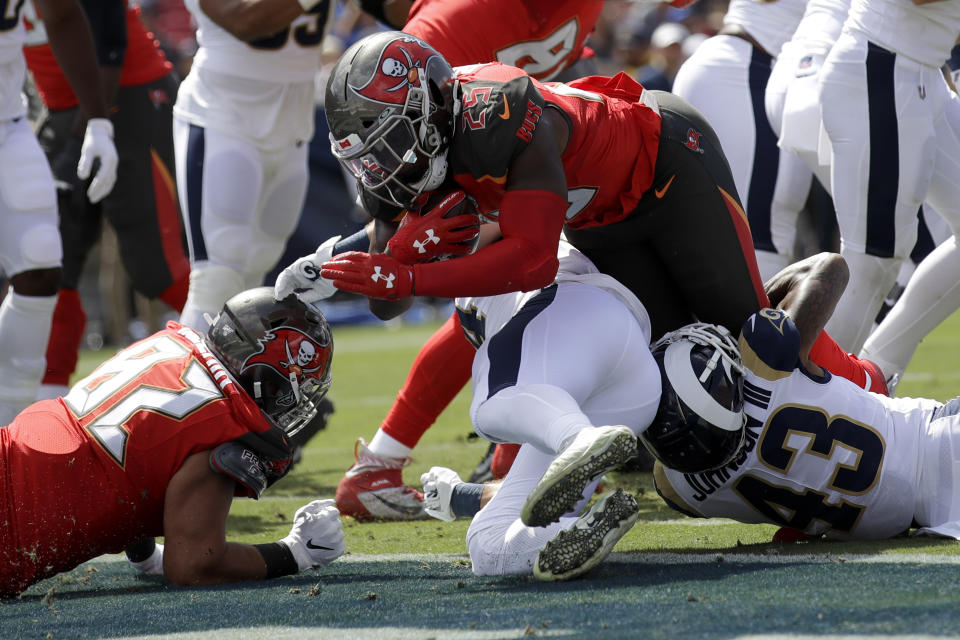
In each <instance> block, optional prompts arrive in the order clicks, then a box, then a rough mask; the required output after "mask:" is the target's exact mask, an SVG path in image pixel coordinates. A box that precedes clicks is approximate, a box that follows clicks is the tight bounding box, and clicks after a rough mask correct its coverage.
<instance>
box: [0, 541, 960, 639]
mask: <svg viewBox="0 0 960 640" xmlns="http://www.w3.org/2000/svg"><path fill="white" fill-rule="evenodd" d="M438 526H439V525H438ZM704 533H705V534H706V533H707V531H706V530H705V531H704ZM764 546H767V545H764ZM769 546H771V547H772V548H788V547H786V546H785V547H780V545H769ZM837 546H838V547H841V548H842V545H837ZM824 547H828V545H826V544H824V545H819V547H818V548H819V549H820V551H821V552H822V554H820V555H812V554H804V555H802V556H793V557H791V556H790V555H782V556H781V555H778V554H776V553H774V554H772V555H770V554H764V553H763V552H762V550H760V549H758V550H757V551H758V553H756V554H749V555H744V556H742V557H738V556H737V555H736V554H724V555H718V554H717V553H709V554H702V555H697V554H693V553H680V554H676V553H664V554H623V553H615V554H613V555H612V556H611V558H610V559H608V561H607V562H604V563H603V564H601V565H600V566H599V567H597V568H596V569H595V570H593V571H591V572H589V573H588V574H586V576H585V577H584V578H583V579H580V580H574V581H571V582H565V583H539V582H535V581H533V580H532V579H530V578H525V577H511V578H478V577H475V576H473V575H472V574H471V573H470V569H469V563H468V562H466V560H465V559H464V558H463V557H462V556H460V557H457V556H449V555H448V556H421V557H419V559H417V558H415V557H411V556H400V557H398V559H389V558H384V557H383V556H380V557H377V558H375V559H362V558H360V557H353V558H351V557H349V556H348V557H347V558H344V559H343V560H341V561H337V562H335V563H333V564H332V565H330V566H328V567H325V568H323V569H322V570H319V571H316V572H313V571H309V572H306V573H305V574H302V575H298V576H289V577H285V578H279V579H276V580H273V581H269V582H247V583H240V584H236V585H228V586H221V587H198V588H189V589H178V588H174V587H170V586H168V585H166V584H165V583H163V582H162V581H160V580H157V579H142V578H137V577H135V576H134V575H133V571H132V569H131V568H130V567H129V566H128V565H127V564H126V563H125V562H100V561H94V562H93V563H88V564H87V565H83V566H81V567H79V568H78V569H76V570H74V571H73V572H71V573H70V574H68V577H69V578H70V579H69V580H67V581H64V580H61V581H59V582H58V581H57V579H56V578H55V579H51V580H47V581H45V582H44V583H43V584H42V585H37V586H35V587H33V588H31V589H30V590H28V592H27V593H26V594H25V595H24V596H23V597H22V598H21V599H19V600H6V601H3V602H2V603H0V629H2V632H3V636H4V637H5V638H44V637H53V638H55V639H57V640H64V639H67V638H87V639H88V638H128V637H131V636H139V637H147V636H154V637H155V636H163V637H168V638H169V637H170V636H171V635H172V634H188V633H189V634H190V635H189V636H186V637H187V638H189V639H190V640H197V639H203V638H211V639H212V638H217V639H220V638H228V637H229V638H232V639H234V640H235V639H237V638H243V639H244V640H252V639H257V640H259V639H260V638H264V639H266V638H270V639H271V640H287V639H288V638H289V639H291V640H292V639H294V638H296V639H298V640H305V639H308V638H323V639H329V638H358V637H371V636H376V637H378V638H381V639H382V640H386V639H388V638H390V639H393V638H398V637H413V638H471V637H472V638H484V639H490V638H523V637H529V636H533V635H535V636H536V637H540V636H549V637H555V636H559V637H575V638H664V639H668V638H669V639H671V640H672V639H675V638H732V637H736V636H743V635H751V634H757V635H761V636H766V637H769V636H771V635H777V636H779V635H797V634H807V635H816V636H823V635H828V634H845V635H846V634H848V635H851V636H852V635H858V636H879V635H911V636H917V635H943V636H955V634H956V631H957V629H960V606H958V604H960V595H958V594H957V589H956V586H955V585H956V573H957V569H958V567H957V564H956V558H955V557H952V559H951V558H950V557H947V558H944V557H942V556H935V557H932V558H926V559H925V558H924V557H922V556H919V557H918V556H913V557H910V556H909V555H907V556H904V558H902V559H900V560H897V559H890V560H888V559H887V557H886V556H868V557H866V558H867V559H863V560H861V559H858V557H857V556H846V557H844V558H843V561H842V562H841V561H838V558H839V556H837V555H833V556H831V555H829V554H828V553H827V549H824ZM838 552H839V549H838ZM951 560H952V561H951ZM91 567H92V568H94V569H96V572H91V571H90V568H91ZM401 630H406V632H405V633H404V632H402V631H401ZM47 634H50V636H48V635H47ZM172 637H173V638H174V639H176V638H178V637H179V636H172Z"/></svg>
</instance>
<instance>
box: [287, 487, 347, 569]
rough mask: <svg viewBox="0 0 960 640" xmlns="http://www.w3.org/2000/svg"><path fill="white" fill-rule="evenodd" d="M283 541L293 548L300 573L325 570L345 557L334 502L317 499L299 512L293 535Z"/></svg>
mask: <svg viewBox="0 0 960 640" xmlns="http://www.w3.org/2000/svg"><path fill="white" fill-rule="evenodd" d="M280 542H282V543H284V544H285V545H287V547H289V548H290V551H291V553H293V557H294V559H295V560H296V561H297V566H298V567H300V571H303V570H305V569H309V568H310V567H313V568H314V569H316V568H318V567H322V566H323V565H325V564H329V563H331V562H333V561H334V560H336V559H337V558H339V557H340V556H341V555H343V552H344V550H345V547H344V542H343V527H342V525H341V523H340V512H339V511H337V507H336V506H334V501H333V500H330V499H327V500H314V501H313V502H311V503H309V504H306V505H304V506H302V507H300V508H299V509H297V512H296V513H295V514H294V516H293V528H292V529H291V530H290V534H289V535H288V536H287V537H286V538H283V539H282V540H280Z"/></svg>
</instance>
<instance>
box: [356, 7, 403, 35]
mask: <svg viewBox="0 0 960 640" xmlns="http://www.w3.org/2000/svg"><path fill="white" fill-rule="evenodd" d="M353 2H354V4H355V5H356V6H357V7H359V8H360V9H361V10H363V11H365V12H366V13H369V14H370V15H372V16H373V17H374V18H376V19H377V20H379V21H380V22H382V23H384V24H386V25H388V26H390V27H392V28H394V29H402V28H403V25H404V24H406V22H407V14H408V13H410V6H411V5H412V4H413V0H353Z"/></svg>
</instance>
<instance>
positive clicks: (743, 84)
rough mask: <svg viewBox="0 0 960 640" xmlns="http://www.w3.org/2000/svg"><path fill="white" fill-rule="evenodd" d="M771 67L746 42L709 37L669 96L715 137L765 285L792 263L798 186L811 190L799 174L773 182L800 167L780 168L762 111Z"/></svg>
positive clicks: (799, 200)
mask: <svg viewBox="0 0 960 640" xmlns="http://www.w3.org/2000/svg"><path fill="white" fill-rule="evenodd" d="M771 67H772V59H771V58H770V57H769V56H768V55H766V54H764V53H762V52H760V51H758V50H757V49H755V48H754V47H753V46H752V45H751V44H750V43H748V42H747V41H745V40H743V39H741V38H737V37H734V36H725V35H721V36H714V37H712V38H710V39H708V40H707V41H705V42H704V43H703V44H702V45H701V46H700V47H699V48H698V49H697V51H696V53H694V55H693V56H691V57H690V58H689V59H688V60H687V61H686V62H684V63H683V65H682V66H681V68H680V71H679V72H678V74H677V78H676V80H675V81H674V85H673V93H675V94H677V95H678V96H680V97H682V98H684V99H685V100H687V101H688V102H689V103H690V104H692V105H693V106H694V107H696V108H697V110H699V111H700V112H701V113H702V114H703V115H704V116H705V117H706V119H707V121H708V122H710V124H711V126H712V127H713V128H714V130H715V131H716V132H717V136H718V138H719V139H720V144H721V146H722V147H723V152H724V155H725V156H726V157H727V162H728V163H729V164H730V170H731V172H732V174H733V179H734V183H735V184H736V187H737V192H738V194H739V195H740V200H741V202H743V205H744V210H745V211H746V213H747V218H748V219H749V221H750V230H751V232H752V234H753V241H754V248H755V249H756V251H757V262H758V266H759V268H760V274H761V276H763V277H764V278H767V277H769V276H770V275H773V273H776V272H777V271H779V270H780V269H781V268H783V267H784V266H786V265H787V264H789V262H790V261H791V257H792V254H793V241H794V238H795V235H796V219H797V216H798V215H799V212H800V210H801V208H802V207H803V205H804V203H805V201H806V195H807V194H806V192H803V193H800V190H802V189H803V185H804V181H807V190H809V182H808V180H809V179H808V178H807V177H806V172H805V171H804V172H803V173H801V174H800V175H799V176H787V175H785V176H782V177H778V176H779V174H780V173H781V172H783V171H784V170H792V171H797V170H802V169H803V167H802V165H801V164H799V163H797V162H789V163H787V164H786V165H784V164H781V159H782V158H783V155H784V154H783V153H781V151H780V149H778V147H777V135H776V133H774V130H773V128H772V127H771V125H770V121H769V119H768V117H767V108H766V91H767V82H768V79H769V77H770V71H771ZM778 189H779V190H780V193H779V194H777V193H776V191H777V190H778ZM775 215H776V216H778V217H779V219H775V218H774V216H775ZM775 230H776V231H775Z"/></svg>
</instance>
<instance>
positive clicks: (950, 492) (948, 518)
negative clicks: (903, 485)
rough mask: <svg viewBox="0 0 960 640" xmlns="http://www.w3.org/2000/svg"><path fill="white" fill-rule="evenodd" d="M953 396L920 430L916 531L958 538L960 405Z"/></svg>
mask: <svg viewBox="0 0 960 640" xmlns="http://www.w3.org/2000/svg"><path fill="white" fill-rule="evenodd" d="M957 403H958V400H957V399H954V400H951V401H950V402H949V403H947V404H946V405H945V406H944V407H943V408H942V409H940V410H939V411H940V414H941V415H940V416H939V417H937V418H936V419H934V420H931V421H930V422H929V423H928V424H927V425H926V426H925V428H924V429H922V430H921V432H920V436H919V437H920V459H919V463H918V465H917V468H918V477H917V507H916V513H915V514H914V519H915V520H916V521H917V523H918V524H919V525H920V526H921V527H922V528H921V529H919V530H918V533H928V534H936V535H941V536H948V537H951V538H957V539H960V405H958V404H957Z"/></svg>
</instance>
